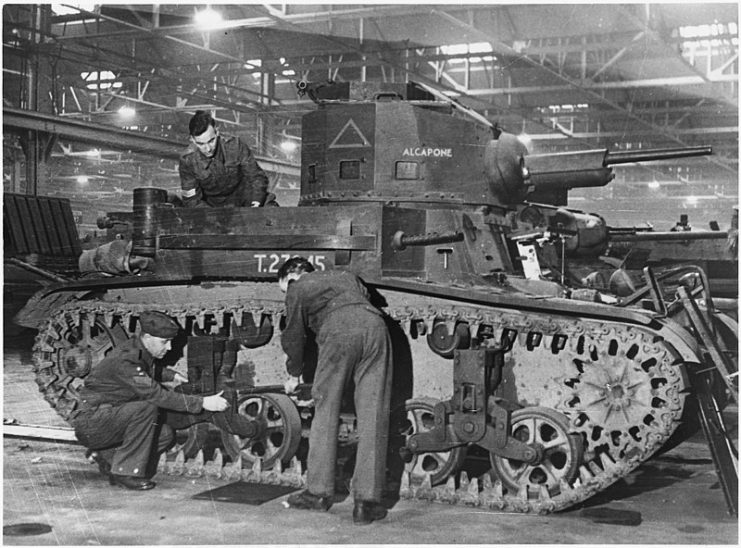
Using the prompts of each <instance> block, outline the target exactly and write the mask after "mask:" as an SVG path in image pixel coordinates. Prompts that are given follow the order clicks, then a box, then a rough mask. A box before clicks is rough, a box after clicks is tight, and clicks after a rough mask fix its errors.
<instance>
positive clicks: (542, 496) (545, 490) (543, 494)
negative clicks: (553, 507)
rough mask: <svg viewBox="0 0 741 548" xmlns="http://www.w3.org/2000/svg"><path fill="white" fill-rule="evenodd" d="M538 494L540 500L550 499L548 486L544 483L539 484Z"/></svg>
mask: <svg viewBox="0 0 741 548" xmlns="http://www.w3.org/2000/svg"><path fill="white" fill-rule="evenodd" d="M538 494H539V496H540V500H541V501H545V500H551V493H550V491H548V487H546V486H545V485H541V486H540V490H539V492H538Z"/></svg>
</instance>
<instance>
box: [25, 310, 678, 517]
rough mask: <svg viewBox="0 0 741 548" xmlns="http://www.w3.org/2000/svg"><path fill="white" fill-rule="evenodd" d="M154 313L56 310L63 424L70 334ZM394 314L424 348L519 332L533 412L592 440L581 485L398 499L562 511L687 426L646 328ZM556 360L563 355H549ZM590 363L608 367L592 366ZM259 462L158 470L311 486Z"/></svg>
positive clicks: (56, 397) (178, 456) (407, 485)
mask: <svg viewBox="0 0 741 548" xmlns="http://www.w3.org/2000/svg"><path fill="white" fill-rule="evenodd" d="M146 308H148V306H146V305H143V304H131V305H129V304H126V303H114V302H104V301H81V302H77V303H69V304H67V305H65V306H64V307H61V308H60V309H59V310H58V311H56V312H54V313H53V314H52V316H51V318H50V319H49V321H48V323H47V325H46V328H45V329H42V330H41V331H40V332H39V334H38V336H37V337H36V342H35V345H34V348H33V356H34V358H33V359H34V371H35V373H36V381H37V383H38V385H39V389H40V391H41V392H42V393H43V395H44V398H45V399H46V400H47V401H48V402H49V403H50V404H51V405H52V407H54V408H55V409H56V411H57V412H58V413H59V414H60V415H61V416H62V417H63V418H65V419H67V417H68V416H69V414H70V412H71V411H72V410H73V409H74V407H75V405H76V398H77V392H76V387H75V383H74V381H75V376H74V374H72V373H74V372H66V371H65V370H64V367H63V365H62V364H59V363H56V361H55V360H56V358H55V356H56V355H58V354H59V353H58V352H57V350H58V349H59V348H60V346H63V345H64V344H65V343H64V341H65V338H66V337H67V336H68V333H69V331H70V330H72V329H75V328H77V327H79V326H80V325H81V324H82V323H83V322H85V321H88V322H90V319H91V318H96V319H97V321H98V322H100V321H101V319H102V321H103V323H104V324H105V326H107V327H111V326H114V325H116V324H118V325H123V326H127V328H129V329H130V327H131V325H132V322H131V320H132V317H134V316H138V314H139V313H140V312H142V311H143V310H144V309H146ZM158 308H159V309H160V310H162V311H163V312H165V313H167V314H169V315H172V316H173V317H176V318H178V320H179V321H180V323H181V325H183V326H185V325H186V324H187V320H188V318H191V323H190V324H188V325H193V326H196V325H197V326H198V327H199V328H200V329H202V330H204V329H208V328H209V325H210V320H209V318H214V321H213V323H212V325H214V326H216V327H217V328H221V327H223V325H224V323H225V322H227V321H228V320H229V316H228V315H229V314H231V315H232V316H231V317H237V316H236V315H237V314H252V315H253V318H255V325H260V320H261V318H262V315H265V314H267V315H268V316H270V317H271V318H272V320H273V325H276V326H277V325H279V320H280V317H281V315H282V314H283V311H284V309H283V303H282V302H277V301H273V300H269V301H260V300H255V299H250V300H245V301H243V302H231V303H230V305H229V306H228V307H219V306H213V305H209V304H206V303H202V304H201V303H197V304H190V305H184V306H177V307H172V306H171V307H167V306H159V307H158ZM386 312H387V313H388V314H389V315H390V316H391V317H392V318H393V319H394V320H396V321H398V322H399V324H400V325H401V326H402V328H403V329H404V332H405V333H406V334H407V336H408V338H409V339H410V341H413V342H411V344H425V345H426V344H427V342H426V340H425V338H424V337H423V336H420V335H419V334H420V333H422V334H424V332H425V331H426V332H427V333H430V332H431V330H432V327H433V323H434V322H436V321H438V322H439V321H440V320H442V321H444V322H446V324H447V325H449V326H450V327H449V331H448V332H449V333H452V332H453V329H454V327H455V326H456V325H457V324H458V323H460V322H465V323H467V324H468V325H469V328H470V331H471V333H472V334H478V335H479V336H481V334H482V333H486V337H487V338H490V339H492V340H500V338H501V337H502V336H506V332H507V331H509V332H510V335H511V333H512V332H514V333H515V334H516V336H514V337H512V336H510V337H509V338H510V339H511V340H512V342H513V345H514V351H516V352H518V353H525V352H527V353H534V354H532V355H533V356H535V358H536V359H535V361H536V362H537V361H538V359H541V360H542V359H543V357H546V358H547V359H548V358H549V359H550V360H551V361H552V362H553V364H554V366H553V367H552V368H551V370H549V371H548V372H547V373H546V375H545V376H544V377H543V378H544V379H546V380H548V382H550V384H551V385H550V386H539V387H538V391H537V392H540V393H543V394H547V397H546V398H544V401H532V402H530V401H529V402H527V403H528V405H540V406H546V407H550V408H552V409H555V410H556V411H558V412H560V413H562V414H563V415H565V416H566V417H567V419H568V423H569V425H570V428H571V432H573V433H577V434H579V435H580V436H581V437H582V439H583V443H584V454H583V460H582V462H581V464H580V465H579V467H578V473H577V474H576V477H572V478H569V479H568V480H567V479H564V478H560V479H559V480H558V482H557V485H549V486H546V485H540V486H538V485H532V484H528V483H527V482H525V484H524V485H522V487H521V488H520V489H519V490H515V489H510V488H507V487H505V486H504V485H503V484H502V482H501V481H500V480H499V479H494V480H492V478H491V476H490V475H489V474H488V473H484V475H483V476H481V477H480V478H475V477H474V478H469V477H468V475H467V473H466V472H465V471H464V472H461V473H460V474H459V475H458V477H457V478H456V477H449V478H448V479H447V482H445V484H444V485H437V486H433V485H432V484H431V482H430V477H429V476H425V477H423V478H419V477H411V476H410V475H409V473H408V472H405V473H404V474H403V475H402V477H401V485H400V489H399V495H400V497H401V498H405V499H415V500H422V501H429V502H440V503H446V504H464V505H471V506H477V507H482V508H489V509H493V510H498V511H506V512H520V513H527V512H530V513H539V514H542V513H550V512H555V511H559V510H563V509H566V508H569V507H571V506H573V505H575V504H578V503H580V502H582V501H584V500H586V499H588V498H589V497H591V496H593V495H595V494H596V493H598V492H600V491H602V490H604V489H605V488H607V487H608V486H609V485H611V484H612V483H614V482H615V481H617V480H619V479H620V478H623V477H625V476H626V475H627V474H629V473H630V472H631V471H632V470H634V469H635V468H636V467H638V466H639V465H640V464H641V463H642V462H643V461H645V460H647V459H648V458H649V457H650V456H651V455H652V454H653V453H654V452H656V451H657V450H658V449H659V448H660V447H661V445H662V444H663V443H664V442H665V441H666V440H667V439H668V438H669V436H670V435H671V434H672V433H673V432H674V430H675V429H676V428H677V426H678V425H679V424H680V418H681V414H682V410H683V407H684V398H685V392H686V390H687V388H688V386H687V381H686V380H685V374H684V366H683V364H682V363H681V360H680V359H679V358H678V356H677V355H676V353H675V351H673V350H672V348H671V346H670V345H668V344H667V343H666V342H663V340H662V338H661V337H660V336H657V335H656V333H655V332H653V331H651V330H649V329H648V328H643V327H640V326H629V325H625V324H620V323H616V322H612V321H610V320H609V319H608V318H605V319H604V321H599V320H594V319H583V318H567V317H557V316H555V315H540V316H539V315H537V314H531V313H528V314H524V313H520V312H518V311H514V310H513V311H509V310H503V309H502V310H494V309H491V308H477V307H475V306H468V305H462V306H458V305H450V304H444V305H442V306H424V307H415V306H408V305H405V306H397V307H394V306H393V305H392V306H390V307H389V308H388V309H386ZM127 330H128V329H127ZM130 334H131V333H130V332H129V335H130ZM505 338H506V337H505ZM414 341H416V342H414ZM538 353H540V354H538ZM558 354H561V356H560V358H559V359H558V360H555V359H553V358H554V356H556V355H558ZM538 356H540V358H538ZM600 360H601V361H600ZM527 361H528V360H520V361H519V362H522V363H525V362H527ZM519 362H518V363H519ZM593 362H599V364H598V365H603V367H602V368H599V367H598V366H594V363H593ZM534 372H535V373H537V372H536V371H534ZM541 375H542V373H541ZM526 376H527V375H525V376H523V379H525V378H526ZM522 382H525V380H523V381H522ZM546 384H547V383H546ZM605 387H607V390H605ZM615 387H619V390H618V389H617V388H615ZM534 393H535V392H534ZM525 395H526V397H528V395H527V394H525ZM530 397H531V396H530ZM251 464H252V467H251V468H243V463H242V462H241V459H237V461H236V462H230V463H227V464H224V459H223V457H222V455H221V453H220V452H219V450H218V449H217V450H216V452H215V453H214V456H213V459H212V460H210V461H208V462H204V460H203V454H202V452H199V453H198V455H197V456H196V457H195V458H193V459H190V460H186V458H185V457H184V455H183V452H182V451H180V452H175V453H173V452H171V453H169V454H168V455H167V456H165V455H163V458H162V460H161V461H160V463H159V471H160V472H161V473H166V474H170V475H183V476H200V475H209V476H211V477H213V478H221V479H225V480H229V481H231V480H234V479H244V480H247V481H262V482H266V483H276V484H284V485H290V486H296V487H300V486H303V485H305V481H306V479H305V478H306V476H305V473H304V472H303V471H302V470H301V465H300V462H298V461H297V460H296V459H295V458H294V459H292V461H291V464H290V466H288V467H286V468H285V469H283V467H282V465H281V464H280V463H279V462H278V463H276V465H275V466H273V468H272V469H271V470H263V469H262V463H261V460H260V459H259V458H258V459H257V460H256V461H254V462H253V463H251Z"/></svg>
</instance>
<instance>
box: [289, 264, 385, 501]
mask: <svg viewBox="0 0 741 548" xmlns="http://www.w3.org/2000/svg"><path fill="white" fill-rule="evenodd" d="M307 330H311V331H312V332H313V333H314V334H315V336H316V342H317V346H318V350H319V356H318V361H317V367H316V373H315V376H314V382H313V386H312V390H311V395H312V397H313V398H314V403H315V414H314V419H313V422H312V426H311V432H310V434H309V456H308V471H307V483H308V489H309V491H310V492H311V493H312V494H314V495H318V496H332V495H333V494H334V483H335V466H336V460H337V437H338V430H339V421H340V407H341V404H342V395H343V392H344V391H345V390H346V389H347V388H348V385H349V383H350V381H351V380H354V381H355V393H354V399H355V412H356V416H357V428H358V436H359V443H358V448H357V457H356V461H355V470H354V473H353V484H352V485H353V491H354V496H355V498H356V499H360V500H367V501H380V499H381V494H382V491H383V487H384V482H385V474H386V448H387V445H388V421H389V399H390V396H391V374H392V371H391V339H390V336H389V333H388V330H387V329H386V324H385V323H384V320H383V317H382V314H381V312H380V311H379V310H378V309H376V308H375V307H373V306H372V305H371V304H370V302H369V300H368V292H367V290H366V288H365V287H364V286H363V285H362V283H361V281H360V280H359V279H358V277H357V276H355V275H353V274H351V273H349V272H340V271H328V272H319V271H316V272H308V273H304V274H302V275H301V277H300V278H299V279H298V280H294V281H292V282H290V283H289V285H288V290H287V292H286V328H285V330H284V331H283V334H282V336H281V344H282V347H283V350H284V351H285V353H286V354H287V356H288V359H287V361H286V368H287V369H288V372H289V373H290V374H291V375H293V376H296V377H297V376H299V375H300V374H301V372H302V370H303V355H304V345H305V343H306V340H307Z"/></svg>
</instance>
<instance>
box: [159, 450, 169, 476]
mask: <svg viewBox="0 0 741 548" xmlns="http://www.w3.org/2000/svg"><path fill="white" fill-rule="evenodd" d="M157 472H158V473H160V474H167V452H166V451H165V452H163V453H162V454H161V455H160V459H159V460H158V461H157Z"/></svg>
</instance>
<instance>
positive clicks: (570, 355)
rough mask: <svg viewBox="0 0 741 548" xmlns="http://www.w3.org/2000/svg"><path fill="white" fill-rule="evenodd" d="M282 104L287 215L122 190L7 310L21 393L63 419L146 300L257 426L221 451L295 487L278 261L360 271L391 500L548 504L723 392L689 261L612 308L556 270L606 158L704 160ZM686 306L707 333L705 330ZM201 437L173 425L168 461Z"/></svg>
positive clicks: (578, 230) (310, 90)
mask: <svg viewBox="0 0 741 548" xmlns="http://www.w3.org/2000/svg"><path fill="white" fill-rule="evenodd" d="M299 92H300V93H303V94H308V95H309V96H310V97H311V98H312V99H313V100H314V101H315V102H316V103H317V105H318V108H317V109H316V110H315V111H313V112H311V113H309V114H307V115H306V116H305V117H304V119H303V126H302V127H303V130H302V143H303V145H302V158H301V197H300V202H299V205H298V206H297V207H265V208H260V209H254V208H218V209H217V208H211V209H185V208H179V207H176V206H174V205H173V204H172V203H171V202H172V201H171V200H169V199H168V196H167V193H166V192H165V191H164V190H162V189H158V188H139V189H136V190H135V191H134V203H133V209H132V211H122V212H111V213H109V214H108V216H107V217H106V218H105V219H102V220H101V221H100V223H101V225H100V226H101V227H106V228H108V229H109V232H110V233H111V235H115V239H113V240H112V242H111V243H110V244H108V245H107V246H105V247H104V248H101V249H98V250H94V251H91V252H87V253H86V254H83V257H82V258H81V264H83V263H84V264H85V265H87V268H88V269H91V270H96V269H97V270H100V271H101V272H100V273H99V274H97V275H92V276H91V275H88V276H80V277H79V278H77V279H75V280H73V281H69V282H65V283H58V284H54V285H50V286H49V287H47V288H45V289H44V290H42V291H40V292H39V293H37V294H36V295H35V296H34V297H33V298H32V299H31V300H30V301H29V303H28V304H27V306H26V307H25V308H24V310H22V311H21V312H20V313H19V314H18V315H17V317H16V321H17V322H18V323H19V324H21V325H24V326H27V327H33V328H36V329H38V330H39V334H38V336H37V338H36V342H35V345H34V349H33V356H34V358H33V359H34V371H35V375H36V380H37V382H38V384H39V387H40V390H41V391H42V392H43V394H44V397H45V398H46V399H47V401H48V402H49V403H50V404H51V405H52V406H53V407H54V408H55V409H56V411H57V412H58V413H59V414H60V415H61V416H62V417H65V418H66V417H68V416H69V414H70V413H71V412H72V411H73V410H74V409H75V408H76V406H77V390H78V388H79V386H80V384H81V383H82V381H83V379H84V378H85V376H86V375H87V374H88V373H89V372H90V370H91V369H92V368H94V367H95V366H96V364H97V362H98V361H99V360H100V359H101V357H102V356H103V355H104V354H105V353H106V352H107V351H109V350H110V349H111V348H112V347H113V346H115V345H117V344H120V342H121V341H123V340H125V339H126V338H128V337H131V336H132V335H134V334H135V333H136V332H137V330H138V329H139V325H138V316H139V314H140V313H141V312H142V311H143V310H145V309H149V308H156V309H158V310H161V311H163V312H165V313H167V314H170V315H172V316H173V317H175V318H177V319H178V320H179V323H180V324H181V326H182V327H183V331H184V333H183V336H182V337H181V338H180V339H181V340H179V343H180V344H179V345H176V348H175V350H174V351H173V352H171V355H169V356H168V357H166V359H167V358H169V359H170V361H171V362H173V363H175V365H176V367H188V368H189V372H190V375H189V376H190V382H191V384H193V385H194V386H192V387H191V389H192V390H195V391H199V390H200V391H203V392H207V391H209V390H212V389H214V386H215V381H214V379H215V378H217V377H219V376H220V378H221V379H222V380H223V379H226V382H227V383H229V385H230V386H232V387H234V388H235V389H236V390H237V392H238V394H239V397H238V409H239V412H240V413H242V414H243V415H245V416H247V417H250V418H253V419H255V420H257V421H258V422H259V423H260V424H261V428H260V432H259V434H258V435H257V436H256V437H254V438H250V439H246V438H240V437H238V436H235V435H233V434H230V433H228V432H225V433H222V434H223V435H222V444H223V451H224V452H225V454H226V457H227V458H228V459H229V460H230V461H231V462H233V463H237V464H238V466H245V467H246V468H248V469H249V468H250V467H252V468H251V469H252V470H255V469H257V470H258V471H265V470H270V471H271V472H270V474H272V475H271V476H270V477H271V480H272V481H294V480H295V478H296V474H295V471H296V462H297V458H296V455H297V451H299V450H300V449H299V447H300V444H301V442H302V439H305V438H306V432H307V431H308V429H309V428H310V422H311V410H312V408H311V401H310V399H308V397H307V394H306V392H307V390H306V388H307V386H308V383H310V381H311V376H312V375H311V371H308V372H306V374H305V378H304V381H305V382H306V383H307V385H304V391H303V392H304V393H303V395H299V396H293V397H289V396H287V395H285V394H284V393H283V392H282V384H283V381H284V380H285V378H286V373H285V366H284V364H285V356H284V355H283V353H282V351H281V348H280V330H281V322H282V321H283V319H284V318H283V313H284V306H283V294H282V293H281V292H280V291H279V288H278V285H277V284H276V283H275V281H276V272H277V270H278V267H279V266H280V264H281V263H282V262H283V261H284V260H285V259H287V258H289V257H291V256H293V255H303V256H306V257H307V258H308V259H309V260H310V261H311V262H312V263H313V264H314V266H315V267H316V268H317V269H319V270H324V269H347V270H350V271H353V272H355V273H357V274H358V275H360V276H361V278H362V279H363V280H364V282H365V283H366V284H367V285H368V287H369V289H370V290H371V292H372V294H373V296H374V300H375V301H376V304H378V306H379V307H380V308H381V309H382V310H383V311H384V312H385V313H386V315H387V320H388V321H387V324H388V326H389V330H390V332H391V335H392V340H393V346H394V348H393V350H394V394H393V398H392V400H393V403H392V407H393V409H392V421H391V423H392V431H391V437H390V447H391V450H392V454H393V455H400V456H401V457H402V458H403V460H404V463H402V464H399V463H398V462H397V463H396V464H395V463H394V459H391V461H390V462H391V466H390V470H389V482H390V483H391V484H393V483H397V484H398V487H399V489H400V493H401V495H402V496H408V497H416V498H422V499H427V500H443V501H445V502H450V503H452V502H464V503H466V504H474V505H481V506H484V507H488V508H497V509H503V510H506V511H518V512H528V511H534V512H550V511H556V510H561V509H564V508H568V507H570V506H572V505H574V504H577V503H579V502H581V501H583V500H585V499H587V498H588V497H590V496H592V495H594V494H595V493H598V492H600V491H602V490H604V489H605V488H606V487H607V486H609V485H610V484H612V483H614V482H615V481H617V480H619V479H620V478H622V477H624V476H626V475H627V474H628V473H630V472H631V471H632V470H633V469H635V468H636V467H638V466H639V465H640V464H641V463H642V462H644V461H645V460H647V459H648V458H650V457H651V456H652V455H653V454H655V453H656V452H657V451H659V450H661V449H662V447H666V445H667V443H673V442H670V439H674V440H675V442H676V437H675V438H673V435H674V434H675V431H677V429H678V428H679V427H680V425H681V424H682V423H683V421H685V420H687V419H688V417H687V414H688V413H695V412H696V407H693V406H692V405H690V402H691V401H692V399H693V397H694V394H695V392H696V391H697V388H698V386H702V387H703V390H704V389H705V387H707V386H711V385H712V387H713V388H714V389H715V391H716V393H717V395H718V398H720V397H721V396H725V394H727V393H729V392H732V393H734V394H735V385H734V384H733V382H732V380H731V378H732V375H731V373H732V371H731V370H734V371H735V367H736V365H735V358H733V357H730V355H729V354H730V350H731V349H735V340H736V329H737V328H736V326H735V324H734V323H733V321H727V320H726V319H723V320H720V319H719V316H720V315H719V314H718V313H717V312H716V311H715V309H714V307H713V305H712V299H711V297H710V294H709V291H708V286H707V283H706V282H707V280H706V279H705V276H704V274H703V272H702V271H701V270H700V269H697V268H696V267H687V268H685V269H684V270H681V271H677V272H669V273H666V274H658V275H657V274H655V273H653V272H652V271H651V270H647V271H646V279H647V281H648V283H647V285H646V286H645V287H643V288H639V289H638V290H637V291H635V292H633V293H632V294H631V295H628V296H625V297H620V296H617V295H615V294H610V293H609V287H596V286H594V284H591V285H590V284H589V283H580V282H579V281H578V280H575V279H572V278H568V277H567V276H566V274H565V267H564V265H566V261H569V260H585V259H591V258H594V257H597V256H598V255H599V254H600V253H601V252H602V251H603V250H604V249H605V248H606V246H607V243H608V236H609V231H608V229H607V227H606V224H605V222H604V220H603V219H602V218H601V217H600V216H598V215H594V214H587V213H584V212H581V211H578V210H574V209H570V208H568V207H566V206H565V197H566V193H567V191H568V189H569V188H573V187H580V186H598V185H604V184H607V183H609V181H610V180H611V179H612V177H613V175H612V169H611V167H610V166H611V165H613V164H616V163H624V162H635V161H652V160H669V159H673V158H678V157H683V156H693V155H702V154H708V153H710V150H709V149H708V148H706V147H692V148H688V149H671V150H659V151H643V152H641V153H640V154H637V155H636V154H633V153H630V154H629V153H622V152H620V153H613V152H608V151H607V150H593V151H586V152H574V153H563V154H550V155H528V153H527V150H526V148H525V146H524V145H522V144H521V143H520V141H518V140H517V139H516V138H515V137H514V136H513V135H510V134H508V133H506V132H503V131H500V130H499V129H498V128H496V127H493V126H491V124H489V123H488V122H486V120H484V119H483V118H481V117H480V116H478V115H477V114H475V113H473V112H471V111H469V110H467V109H465V108H463V107H461V106H460V105H458V104H456V103H453V102H450V101H448V100H441V97H439V96H438V95H437V94H436V93H435V92H434V91H433V90H431V89H429V88H426V87H425V86H423V85H418V84H414V83H409V84H386V83H383V84H381V83H326V84H311V83H308V82H301V83H300V84H299ZM663 287H667V288H669V290H668V291H663V290H662V288H663ZM677 291H679V293H680V295H681V296H682V297H683V300H682V299H679V298H678V297H677ZM700 298H702V299H704V301H703V303H704V306H697V300H698V299H700ZM691 305H694V306H695V308H694V309H693V310H692V311H691V312H692V313H690V312H688V311H687V307H688V306H691ZM697 314H699V315H700V316H701V318H704V320H705V322H706V324H705V325H706V327H707V328H708V329H709V330H710V331H711V332H713V333H716V334H717V333H719V332H721V331H722V334H721V335H722V336H718V337H716V338H715V342H713V341H710V342H709V341H708V337H707V336H706V337H703V336H702V333H700V332H699V331H698V330H697V329H696V326H695V324H694V323H693V321H697V320H696V316H697ZM693 318H694V320H693ZM708 344H711V346H713V345H714V346H713V348H709V347H708ZM713 357H714V358H715V361H713ZM718 371H720V373H718ZM196 385H197V386H196ZM205 428H208V427H207V426H205V427H204V426H201V427H194V428H193V429H192V430H191V431H189V432H188V434H189V435H188V437H187V440H186V442H185V445H184V451H185V453H186V455H185V456H186V457H192V456H193V454H194V453H195V452H197V451H198V449H199V448H200V447H202V446H203V444H204V440H205V438H206V437H207V434H208V432H206V431H205V430H204V429H205ZM354 428H355V422H354V416H353V410H352V408H351V407H348V408H347V409H346V410H345V413H343V420H342V424H341V428H340V439H339V440H338V441H339V442H340V443H342V444H344V445H350V446H351V445H352V442H353V440H354V438H355V431H354ZM680 441H681V440H680ZM467 455H472V456H473V457H474V458H478V461H477V463H478V468H479V469H480V470H479V472H481V474H480V475H478V476H477V475H476V474H478V472H474V471H473V470H474V469H476V466H473V467H471V466H467V465H466V462H467V461H466V456H467ZM482 455H483V457H482ZM299 456H300V455H299ZM219 458H221V457H219ZM482 458H483V460H484V463H483V464H482ZM291 462H293V464H292V465H290V466H291V468H290V471H291V472H290V473H288V472H287V470H289V469H288V468H286V466H289V463H291ZM166 466H167V465H166V464H165V467H166ZM461 470H462V471H461ZM299 472H300V468H299ZM260 473H264V472H260ZM289 476H290V477H289Z"/></svg>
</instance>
